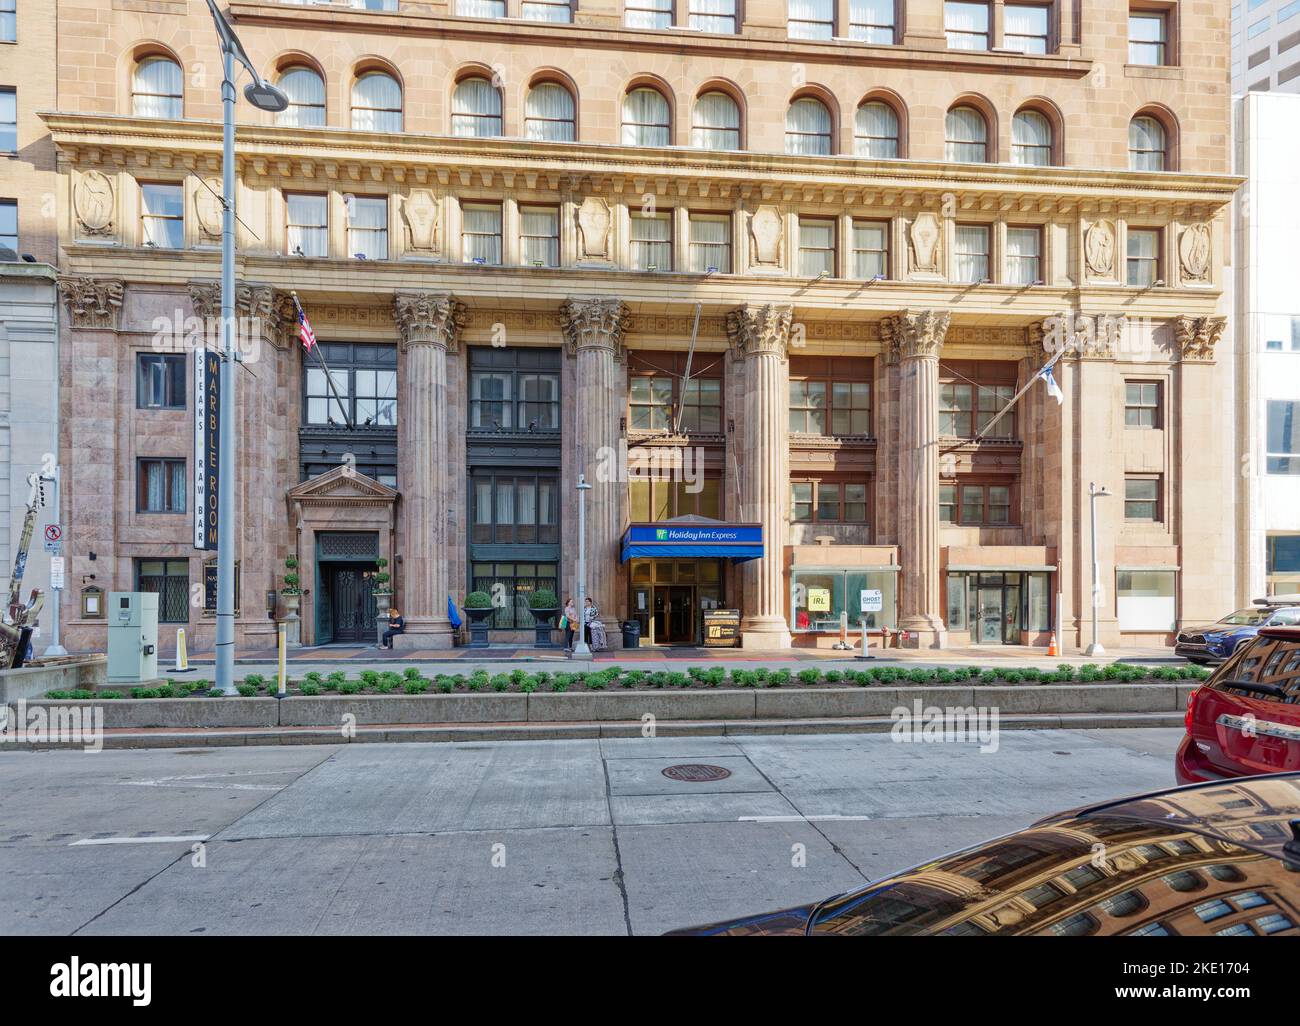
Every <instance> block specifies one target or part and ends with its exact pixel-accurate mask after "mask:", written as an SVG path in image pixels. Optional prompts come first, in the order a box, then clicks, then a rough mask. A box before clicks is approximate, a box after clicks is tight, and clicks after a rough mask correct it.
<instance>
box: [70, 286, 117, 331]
mask: <svg viewBox="0 0 1300 1026" xmlns="http://www.w3.org/2000/svg"><path fill="white" fill-rule="evenodd" d="M55 281H56V282H57V284H58V288H59V295H60V296H61V297H62V299H63V302H64V305H65V306H66V307H67V310H68V323H69V324H71V325H72V327H74V328H107V329H110V330H114V329H116V328H117V326H118V319H119V316H120V315H121V312H122V297H123V293H124V288H125V285H124V282H123V281H122V279H121V278H94V277H91V276H89V275H74V274H61V275H59V276H58V278H57V279H55Z"/></svg>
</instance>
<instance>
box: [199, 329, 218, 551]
mask: <svg viewBox="0 0 1300 1026" xmlns="http://www.w3.org/2000/svg"><path fill="white" fill-rule="evenodd" d="M220 409H221V356H220V354H219V353H214V352H212V351H211V350H210V349H200V350H198V351H197V352H196V353H195V354H194V547H195V548H196V549H209V550H215V549H216V547H217V488H218V486H219V482H218V481H217V464H218V462H219V460H220V451H219V443H220V440H221V419H220Z"/></svg>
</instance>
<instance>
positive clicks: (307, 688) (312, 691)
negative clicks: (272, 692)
mask: <svg viewBox="0 0 1300 1026" xmlns="http://www.w3.org/2000/svg"><path fill="white" fill-rule="evenodd" d="M298 694H300V695H306V696H307V697H308V698H314V697H315V696H316V695H319V694H320V685H319V684H317V683H316V682H314V681H310V680H304V681H303V682H302V683H301V684H299V685H298Z"/></svg>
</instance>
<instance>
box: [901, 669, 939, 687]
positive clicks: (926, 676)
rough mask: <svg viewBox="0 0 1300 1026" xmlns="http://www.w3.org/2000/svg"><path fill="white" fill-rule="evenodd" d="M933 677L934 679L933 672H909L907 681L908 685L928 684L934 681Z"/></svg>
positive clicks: (919, 670) (918, 670)
mask: <svg viewBox="0 0 1300 1026" xmlns="http://www.w3.org/2000/svg"><path fill="white" fill-rule="evenodd" d="M933 677H934V671H933V670H921V669H916V670H908V671H907V680H908V683H911V684H926V683H928V682H929V681H930V680H932V679H933Z"/></svg>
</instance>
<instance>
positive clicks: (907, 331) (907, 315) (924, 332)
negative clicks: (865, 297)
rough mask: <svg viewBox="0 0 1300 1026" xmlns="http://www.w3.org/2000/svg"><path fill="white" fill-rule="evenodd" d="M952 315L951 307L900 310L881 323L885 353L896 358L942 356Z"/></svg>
mask: <svg viewBox="0 0 1300 1026" xmlns="http://www.w3.org/2000/svg"><path fill="white" fill-rule="evenodd" d="M951 319H952V315H951V314H950V313H949V312H948V311H947V310H900V311H899V312H898V313H896V314H894V315H893V316H891V317H886V318H885V319H884V321H883V322H882V324H881V334H882V335H883V336H884V338H885V352H886V354H887V355H888V357H889V358H890V360H891V362H892V361H893V360H908V359H913V358H921V357H933V358H936V359H937V358H938V356H939V352H940V350H941V349H943V342H944V338H945V337H946V336H947V334H948V325H949V323H950V321H951Z"/></svg>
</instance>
